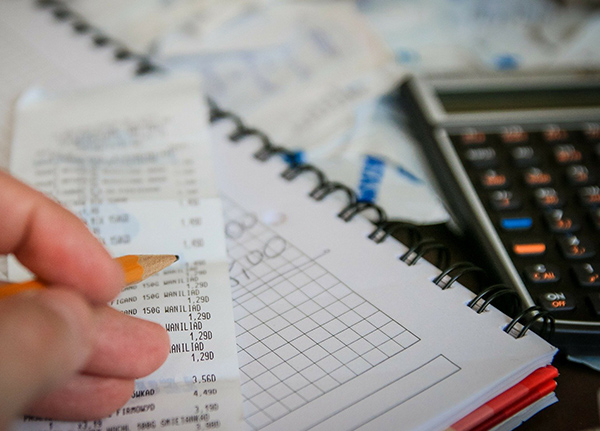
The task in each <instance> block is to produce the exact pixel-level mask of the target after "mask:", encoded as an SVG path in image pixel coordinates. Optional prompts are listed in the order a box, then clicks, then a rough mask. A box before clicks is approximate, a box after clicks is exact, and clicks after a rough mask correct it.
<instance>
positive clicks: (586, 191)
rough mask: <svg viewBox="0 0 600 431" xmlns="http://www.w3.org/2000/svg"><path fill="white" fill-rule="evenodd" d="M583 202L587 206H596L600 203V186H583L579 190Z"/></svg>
mask: <svg viewBox="0 0 600 431" xmlns="http://www.w3.org/2000/svg"><path fill="white" fill-rule="evenodd" d="M577 194H578V195H579V199H580V200H581V203H582V204H583V205H585V206H587V207H596V206H598V205H600V187H598V186H588V187H582V188H581V189H579V190H578V191H577Z"/></svg>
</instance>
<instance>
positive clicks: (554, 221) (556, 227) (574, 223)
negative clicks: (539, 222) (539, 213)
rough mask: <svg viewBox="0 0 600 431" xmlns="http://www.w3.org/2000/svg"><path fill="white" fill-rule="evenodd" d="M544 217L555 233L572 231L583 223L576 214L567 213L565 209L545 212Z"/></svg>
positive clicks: (576, 229)
mask: <svg viewBox="0 0 600 431" xmlns="http://www.w3.org/2000/svg"><path fill="white" fill-rule="evenodd" d="M544 219H545V220H546V224H547V225H548V229H550V230H551V231H552V232H554V233H571V232H576V231H578V230H579V229H580V227H581V223H580V221H579V219H578V218H577V217H575V216H570V215H568V214H565V212H564V211H563V210H559V209H555V210H551V211H548V212H547V213H545V214H544Z"/></svg>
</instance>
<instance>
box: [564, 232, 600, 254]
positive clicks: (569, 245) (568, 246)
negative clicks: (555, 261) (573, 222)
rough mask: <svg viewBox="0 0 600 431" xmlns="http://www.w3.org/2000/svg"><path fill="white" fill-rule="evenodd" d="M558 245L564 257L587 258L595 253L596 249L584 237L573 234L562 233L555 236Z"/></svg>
mask: <svg viewBox="0 0 600 431" xmlns="http://www.w3.org/2000/svg"><path fill="white" fill-rule="evenodd" d="M557 240H558V246H559V248H560V250H561V252H562V254H563V256H564V257H565V258H566V259H589V258H591V257H593V256H594V255H595V254H596V249H595V248H594V246H593V245H592V243H591V242H590V241H589V240H587V239H586V238H579V237H577V236H575V235H564V236H560V237H558V238H557Z"/></svg>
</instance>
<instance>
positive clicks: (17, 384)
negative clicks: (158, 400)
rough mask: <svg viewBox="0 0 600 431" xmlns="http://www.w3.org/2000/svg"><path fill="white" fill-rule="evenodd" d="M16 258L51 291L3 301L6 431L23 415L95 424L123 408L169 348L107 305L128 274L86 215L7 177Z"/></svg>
mask: <svg viewBox="0 0 600 431" xmlns="http://www.w3.org/2000/svg"><path fill="white" fill-rule="evenodd" d="M7 253H13V254H14V255H15V256H16V257H17V259H18V260H19V261H20V262H21V263H22V264H23V265H25V266H26V267H27V268H29V269H30V270H31V271H32V272H33V273H34V274H36V276H37V277H38V278H40V279H42V280H44V281H45V282H46V283H47V284H48V285H49V288H48V289H43V290H36V291H28V292H24V293H21V294H18V295H14V296H12V297H9V298H6V299H1V300H0V346H1V347H0V400H2V401H1V402H0V430H4V429H6V428H7V427H8V425H9V424H10V421H11V420H12V419H14V418H15V417H17V416H18V415H22V414H30V415H35V416H41V417H45V418H52V419H62V420H89V419H97V418H101V417H105V416H107V415H108V414H110V413H112V412H113V411H115V410H116V409H117V408H119V407H120V406H122V405H123V404H124V403H125V402H126V401H127V400H128V399H129V398H130V397H131V393H132V391H133V388H134V380H135V379H136V378H139V377H143V376H145V375H147V374H149V373H151V372H153V371H154V370H156V369H157V368H158V367H159V366H160V365H161V364H162V363H163V362H164V360H165V359H166V357H167V354H168V349H169V339H168V335H167V333H166V332H165V330H164V329H163V328H162V327H161V326H160V325H157V324H155V323H151V322H147V321H144V320H140V319H136V318H133V317H131V316H127V315H125V314H122V313H120V312H118V311H116V310H114V309H112V308H110V307H108V306H107V305H106V303H107V302H108V301H110V300H111V299H113V298H114V297H115V296H116V295H117V294H118V293H119V292H120V291H121V289H122V288H123V284H124V274H123V272H122V269H121V267H120V266H119V265H118V264H117V263H116V262H114V261H113V259H112V258H111V257H110V256H109V254H108V253H107V252H106V250H105V249H104V248H103V246H102V245H101V244H100V243H99V242H98V241H97V240H96V239H95V238H94V236H93V235H92V234H91V233H90V232H89V230H88V229H87V228H86V226H85V225H84V224H83V223H82V222H81V221H80V220H79V219H78V218H77V217H76V216H74V215H73V214H71V213H69V212H68V211H67V210H65V209H64V208H62V207H61V206H60V205H58V204H57V203H55V202H53V201H51V200H50V199H48V198H46V197H45V196H43V195H42V194H41V193H39V192H36V191H35V190H33V189H31V188H29V187H27V186H26V185H24V184H22V183H20V182H18V181H17V180H15V179H14V178H12V177H11V176H9V175H8V174H6V173H4V172H2V171H0V254H7Z"/></svg>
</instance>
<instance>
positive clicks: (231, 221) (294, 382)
mask: <svg viewBox="0 0 600 431" xmlns="http://www.w3.org/2000/svg"><path fill="white" fill-rule="evenodd" d="M224 212H225V220H226V226H225V232H226V237H227V249H228V254H229V259H230V276H231V285H232V296H233V303H234V317H235V322H236V333H237V344H238V359H239V365H240V373H241V381H242V395H243V399H244V414H245V417H246V422H247V424H248V425H249V426H250V428H252V429H259V428H261V427H264V426H266V425H268V424H270V423H272V422H273V421H275V420H277V419H279V418H281V417H283V416H285V415H286V414H288V413H290V412H291V411H293V410H295V409H297V408H299V407H301V406H303V405H305V404H306V403H308V402H310V401H312V400H314V399H315V398H317V397H319V396H321V395H323V394H324V393H326V392H329V391H331V390H333V389H335V388H337V387H339V386H340V385H342V384H343V383H345V382H347V381H349V380H350V379H352V378H354V377H356V376H358V375H360V374H362V373H364V372H366V371H367V370H369V369H370V368H372V367H374V366H376V365H377V364H379V363H381V362H383V361H385V360H386V359H388V358H390V357H392V356H394V355H396V354H397V353H399V352H401V351H402V350H404V349H406V348H408V347H409V346H411V345H413V344H414V343H415V342H417V341H419V339H418V338H417V337H416V336H415V335H414V334H412V333H411V332H409V331H408V330H407V329H405V328H404V327H403V326H402V325H400V324H398V323H397V322H395V321H394V320H393V319H391V318H390V317H389V316H387V315H386V314H384V313H383V312H381V311H380V310H378V309H377V308H376V307H374V306H373V305H372V304H370V303H369V302H368V301H367V300H365V299H364V298H363V297H362V296H360V295H358V294H356V293H355V292H353V291H352V290H351V289H349V288H348V287H347V286H346V285H344V284H343V283H342V282H340V280H338V279H337V278H336V277H335V276H333V275H332V274H330V273H329V272H327V271H326V270H325V269H324V268H323V267H322V266H321V265H319V263H317V261H316V259H314V258H310V257H308V256H306V255H305V254H304V253H302V252H301V251H300V250H298V249H297V248H296V247H295V246H293V245H292V244H290V243H289V242H287V241H286V240H285V239H284V238H282V237H280V236H279V235H277V234H276V233H275V232H274V231H272V230H271V229H269V228H268V227H267V226H265V225H264V224H263V223H261V222H259V221H258V219H257V218H256V217H255V216H254V215H252V214H249V213H247V212H245V211H244V210H243V209H241V208H240V207H238V206H237V205H235V204H233V203H232V202H231V201H228V200H226V199H225V200H224Z"/></svg>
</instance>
